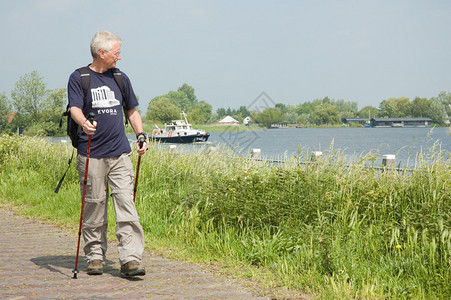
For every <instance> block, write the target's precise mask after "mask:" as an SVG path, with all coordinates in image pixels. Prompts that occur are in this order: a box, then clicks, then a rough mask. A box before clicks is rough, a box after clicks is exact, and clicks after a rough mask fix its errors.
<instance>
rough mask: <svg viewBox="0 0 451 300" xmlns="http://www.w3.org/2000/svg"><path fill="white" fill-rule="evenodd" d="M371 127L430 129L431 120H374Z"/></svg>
mask: <svg viewBox="0 0 451 300" xmlns="http://www.w3.org/2000/svg"><path fill="white" fill-rule="evenodd" d="M370 122H371V127H430V126H431V122H432V120H431V119H430V118H372V119H371V121H370Z"/></svg>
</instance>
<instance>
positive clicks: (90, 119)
mask: <svg viewBox="0 0 451 300" xmlns="http://www.w3.org/2000/svg"><path fill="white" fill-rule="evenodd" d="M88 120H89V122H91V124H93V122H94V113H93V112H91V113H89V115H88ZM91 136H92V135H89V137H88V150H87V151H86V169H85V179H84V181H83V194H82V197H81V213H80V225H79V226H78V245H77V256H76V257H75V269H74V270H73V271H72V272H73V273H74V277H73V278H75V279H77V274H78V269H77V267H78V253H79V252H80V238H81V226H82V222H83V210H84V208H85V195H86V184H87V181H88V165H89V152H90V150H91Z"/></svg>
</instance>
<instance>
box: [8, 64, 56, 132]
mask: <svg viewBox="0 0 451 300" xmlns="http://www.w3.org/2000/svg"><path fill="white" fill-rule="evenodd" d="M48 93H49V92H48V91H47V90H46V85H45V83H44V81H43V78H42V77H41V76H40V75H39V73H38V72H37V71H33V72H31V73H30V74H25V75H24V76H22V77H20V79H19V81H18V82H16V85H15V88H14V90H13V91H12V92H11V98H12V103H13V106H14V108H15V109H16V111H17V113H18V114H20V115H22V116H23V117H24V118H25V119H26V121H27V123H29V124H34V123H36V122H37V121H38V120H39V115H40V113H41V112H42V111H43V110H44V109H45V103H44V101H45V100H46V99H47V97H48Z"/></svg>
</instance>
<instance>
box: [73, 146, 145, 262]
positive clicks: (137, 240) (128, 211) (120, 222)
mask: <svg viewBox="0 0 451 300" xmlns="http://www.w3.org/2000/svg"><path fill="white" fill-rule="evenodd" d="M77 170H78V174H79V177H80V192H81V195H83V181H84V177H85V171H86V156H82V155H77ZM133 179H134V175H133V167H132V163H131V160H130V154H123V155H121V156H118V157H111V158H100V159H97V158H89V166H88V180H87V184H86V195H85V206H84V213H83V238H84V241H85V246H84V248H83V249H84V251H85V255H86V259H87V260H88V262H89V261H92V260H94V259H100V260H104V258H105V255H106V251H107V246H108V243H107V227H108V214H107V212H108V186H110V188H111V198H112V199H113V205H114V210H115V212H116V237H117V239H118V240H119V245H118V253H119V262H120V264H121V265H123V264H125V263H127V262H129V261H131V260H136V261H138V262H139V263H140V262H141V258H142V254H143V252H144V233H143V229H142V227H141V224H140V223H139V218H138V214H137V212H136V208H135V204H134V202H133V185H134V182H133Z"/></svg>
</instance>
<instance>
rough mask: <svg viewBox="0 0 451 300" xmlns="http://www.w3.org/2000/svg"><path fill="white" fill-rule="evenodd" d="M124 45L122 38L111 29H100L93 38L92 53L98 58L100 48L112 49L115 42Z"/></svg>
mask: <svg viewBox="0 0 451 300" xmlns="http://www.w3.org/2000/svg"><path fill="white" fill-rule="evenodd" d="M116 43H117V44H119V46H120V45H122V40H121V38H120V37H118V36H117V35H115V34H113V33H111V32H109V31H98V32H96V34H95V35H94V37H93V38H92V40H91V55H92V57H93V58H97V57H98V55H99V51H100V49H103V50H105V51H110V50H111V49H112V48H113V46H114V45H115V44H116Z"/></svg>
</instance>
